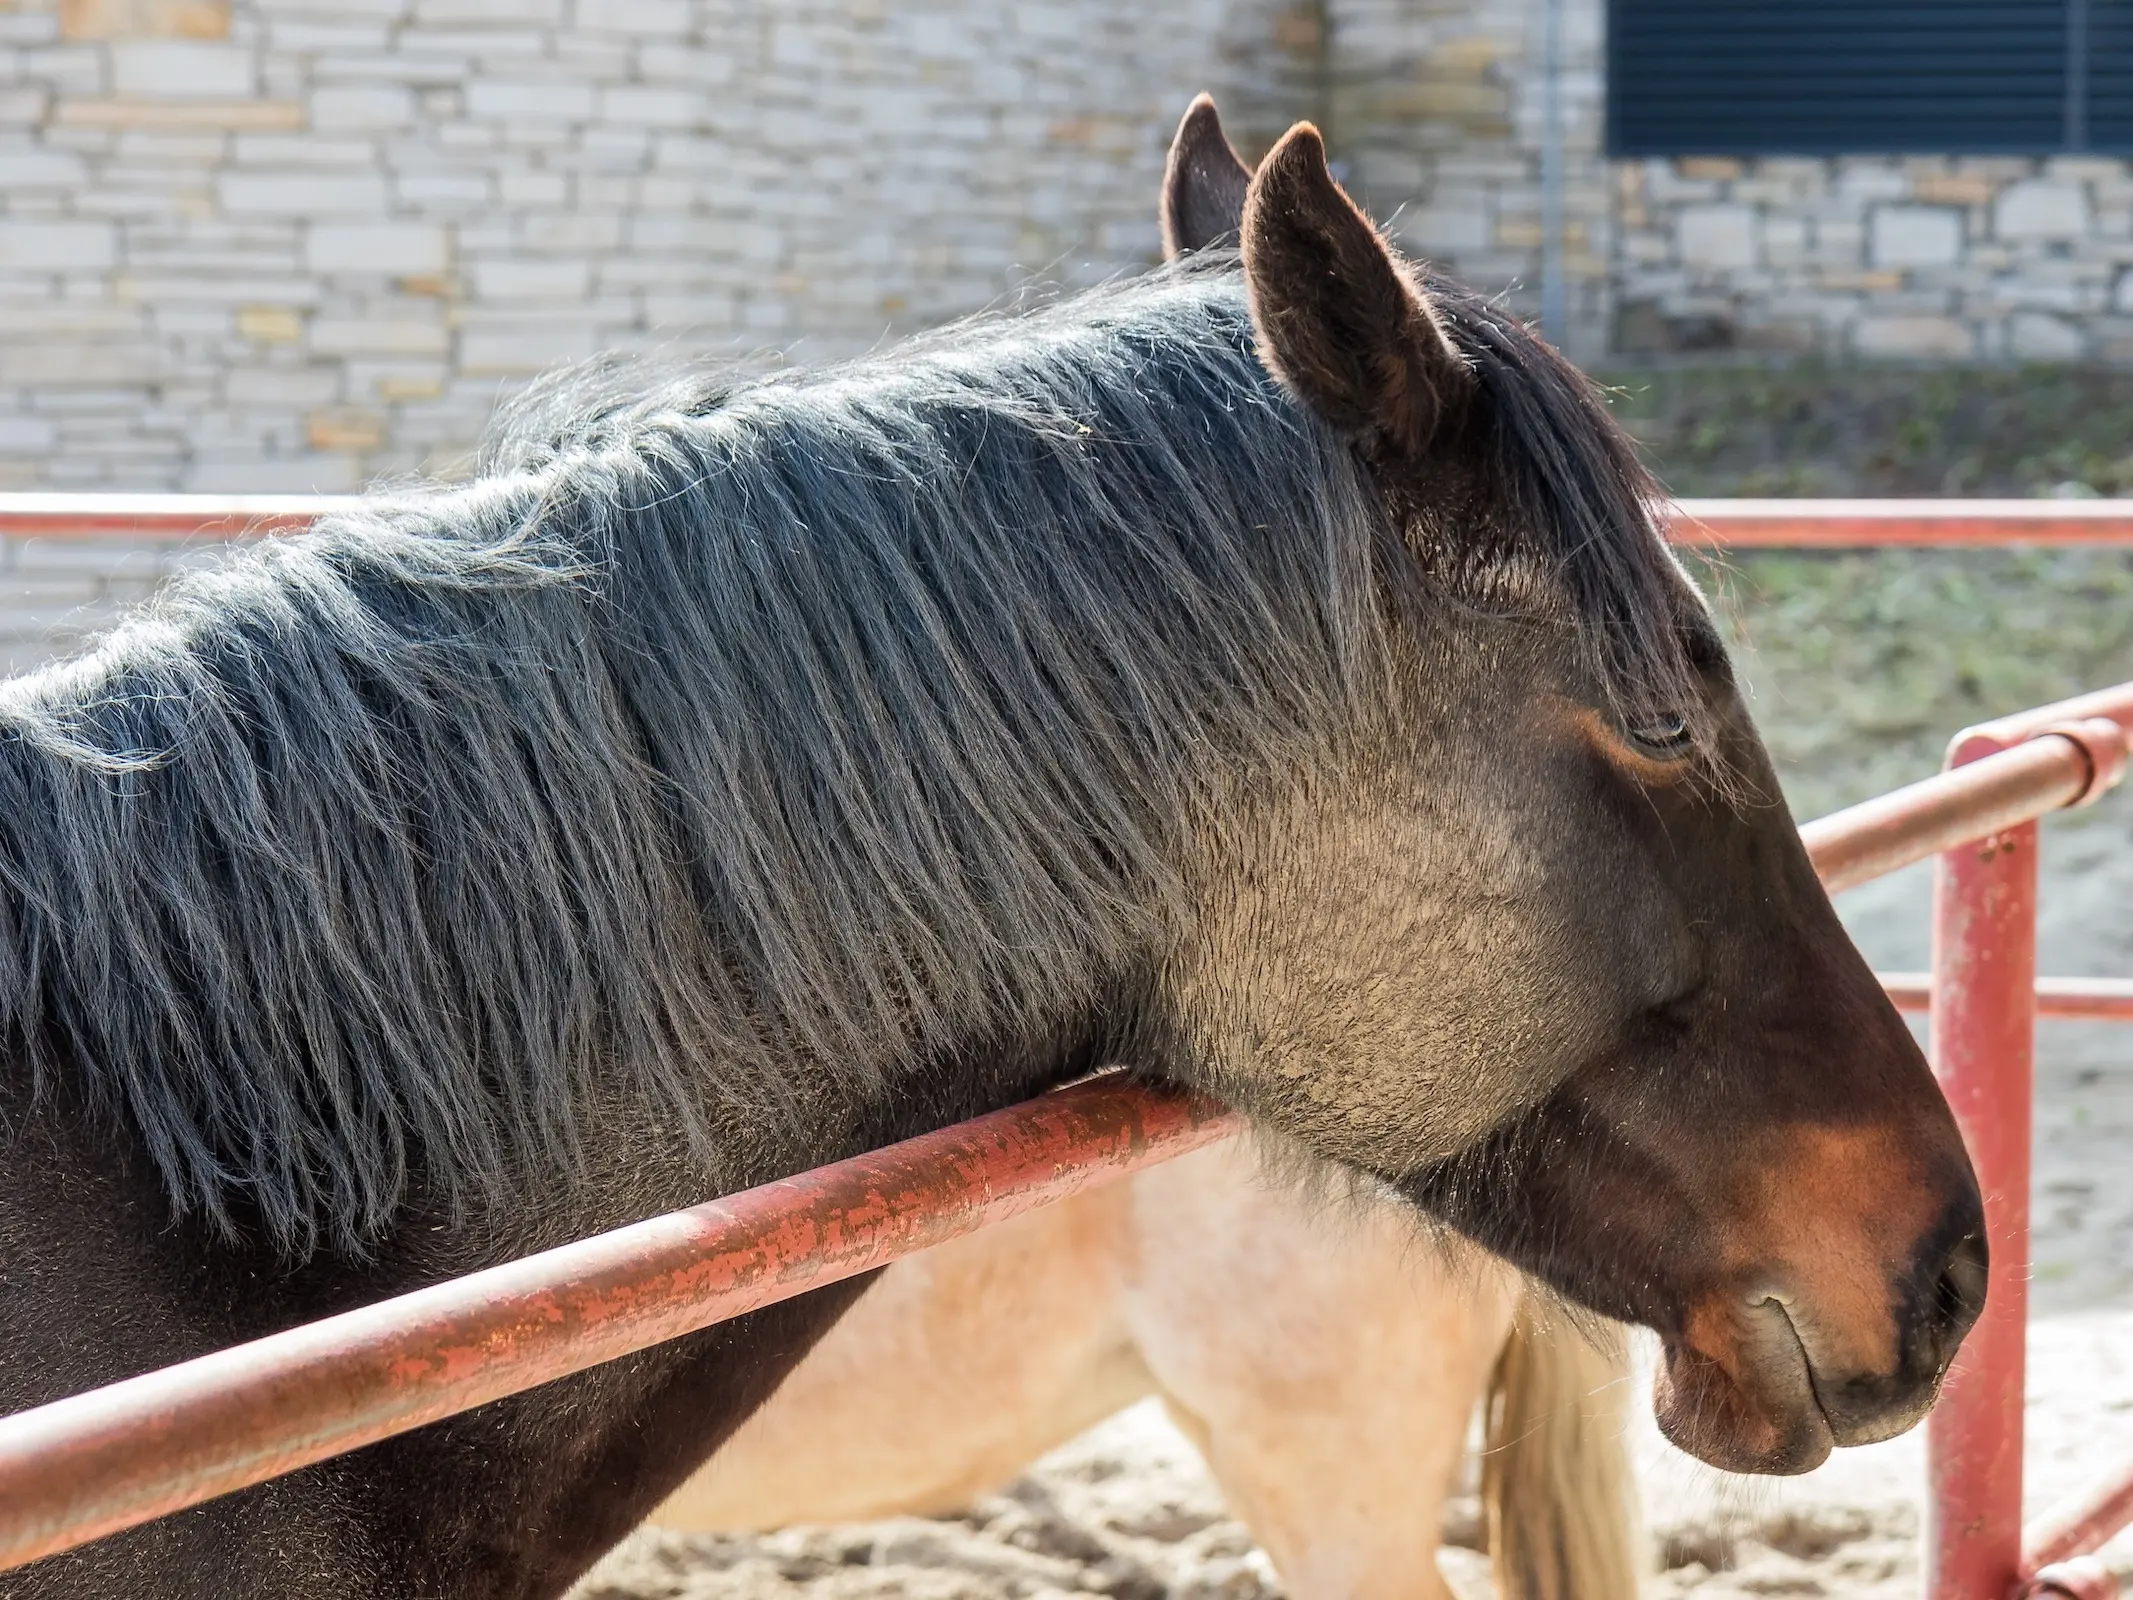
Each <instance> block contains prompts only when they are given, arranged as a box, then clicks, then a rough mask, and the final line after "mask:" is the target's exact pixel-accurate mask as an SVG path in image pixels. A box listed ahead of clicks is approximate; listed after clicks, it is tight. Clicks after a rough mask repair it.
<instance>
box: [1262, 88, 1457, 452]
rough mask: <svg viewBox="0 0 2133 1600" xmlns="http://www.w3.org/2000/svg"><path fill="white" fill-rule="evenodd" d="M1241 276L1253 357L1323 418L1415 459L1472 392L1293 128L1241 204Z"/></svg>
mask: <svg viewBox="0 0 2133 1600" xmlns="http://www.w3.org/2000/svg"><path fill="white" fill-rule="evenodd" d="M1243 243H1244V275H1245V281H1246V283H1247V284H1248V285H1249V287H1250V291H1251V303H1252V322H1253V325H1254V326H1255V327H1256V328H1257V329H1258V333H1259V356H1260V359H1261V360H1262V361H1264V362H1265V363H1266V365H1267V370H1268V371H1270V372H1272V373H1273V374H1274V376H1275V377H1277V378H1279V379H1281V380H1282V382H1284V383H1286V384H1287V385H1288V386H1289V387H1290V388H1291V389H1293V390H1294V391H1295V392H1296V393H1297V394H1298V395H1300V396H1301V397H1302V398H1303V399H1304V400H1305V401H1306V402H1308V403H1309V404H1310V405H1311V406H1312V408H1313V409H1315V410H1316V411H1317V412H1318V413H1319V414H1320V415H1321V416H1323V417H1324V418H1325V419H1326V420H1327V421H1328V422H1331V423H1332V424H1333V425H1334V426H1335V427H1336V428H1339V429H1340V430H1341V431H1343V432H1344V433H1348V434H1351V435H1353V436H1355V437H1356V438H1358V439H1364V440H1368V441H1370V442H1371V443H1373V444H1376V445H1379V446H1381V447H1389V448H1390V449H1391V450H1392V451H1393V452H1395V453H1397V454H1401V455H1407V456H1417V455H1420V454H1421V452H1422V451H1423V450H1424V449H1426V448H1427V447H1428V445H1429V442H1430V440H1431V438H1432V437H1434V436H1435V435H1436V433H1437V431H1438V429H1439V428H1440V427H1441V426H1442V425H1443V424H1444V422H1445V421H1446V420H1447V418H1448V417H1449V415H1450V414H1451V412H1452V411H1453V410H1454V409H1455V408H1457V407H1458V406H1460V405H1462V404H1463V403H1464V402H1465V399H1466V397H1467V396H1468V394H1469V393H1471V391H1472V388H1473V378H1472V374H1471V373H1469V372H1468V370H1467V368H1466V365H1465V363H1464V362H1463V361H1462V360H1461V359H1460V356H1459V353H1458V351H1457V350H1456V349H1455V348H1454V347H1453V344H1452V342H1451V339H1450V337H1449V336H1448V335H1447V334H1446V333H1445V331H1444V328H1443V326H1442V325H1441V324H1440V323H1439V322H1438V320H1437V317H1436V313H1435V312H1434V311H1433V310H1432V309H1431V307H1430V304H1429V300H1428V297H1427V296H1426V295H1425V294H1424V293H1423V292H1422V289H1421V288H1420V286H1419V285H1417V284H1416V283H1415V281H1414V280H1413V278H1412V277H1410V276H1409V274H1408V272H1407V270H1406V269H1405V267H1404V266H1403V265H1402V264H1401V263H1400V262H1399V261H1398V260H1397V259H1395V258H1394V256H1393V253H1392V251H1391V249H1390V248H1389V247H1388V246H1387V245H1386V243H1385V241H1384V239H1383V238H1382V237H1380V236H1379V234H1378V231H1377V229H1376V228H1375V227H1373V226H1372V225H1371V222H1370V219H1369V218H1368V217H1366V216H1364V215H1363V213H1362V212H1361V211H1359V210H1357V209H1356V206H1355V202H1354V201H1352V200H1350V199H1349V198H1348V196H1347V195H1346V194H1345V193H1344V192H1343V191H1342V189H1341V186H1340V185H1339V184H1338V183H1336V182H1334V181H1333V174H1332V172H1331V171H1329V170H1328V169H1327V166H1326V146H1325V141H1324V140H1323V139H1321V138H1320V137H1319V133H1318V130H1317V129H1316V128H1314V127H1312V126H1311V124H1310V123H1308V122H1300V123H1298V124H1297V125H1296V126H1295V127H1293V128H1291V129H1290V130H1289V131H1288V133H1287V134H1286V135H1284V136H1283V138H1282V140H1281V143H1279V144H1277V145H1276V146H1275V147H1274V148H1273V149H1272V150H1270V151H1269V152H1267V158H1266V160H1264V161H1262V162H1261V163H1260V164H1259V171H1258V173H1257V174H1256V175H1255V176H1254V177H1253V179H1252V182H1251V189H1250V192H1249V193H1248V194H1247V195H1246V196H1245V202H1244V230H1243Z"/></svg>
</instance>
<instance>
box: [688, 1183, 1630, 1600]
mask: <svg viewBox="0 0 2133 1600" xmlns="http://www.w3.org/2000/svg"><path fill="white" fill-rule="evenodd" d="M1604 1344H1605V1338H1604V1336H1600V1337H1599V1338H1597V1339H1596V1338H1595V1336H1594V1335H1592V1334H1590V1333H1588V1332H1586V1331H1584V1330H1581V1329H1578V1328H1573V1327H1569V1326H1566V1325H1565V1324H1564V1322H1563V1321H1562V1318H1561V1314H1560V1313H1552V1314H1551V1313H1550V1312H1549V1311H1548V1310H1547V1309H1546V1308H1545V1307H1543V1306H1541V1305H1540V1304H1539V1303H1538V1302H1536V1301H1534V1300H1532V1299H1530V1298H1529V1297H1528V1296H1527V1294H1526V1291H1525V1289H1524V1287H1523V1285H1522V1283H1521V1281H1520V1280H1519V1279H1518V1277H1517V1275H1516V1274H1514V1273H1512V1272H1511V1271H1509V1270H1508V1269H1507V1268H1504V1267H1502V1266H1500V1265H1498V1264H1497V1263H1495V1262H1494V1261H1493V1260H1490V1259H1489V1258H1486V1257H1483V1256H1481V1255H1479V1254H1478V1253H1477V1252H1474V1251H1471V1250H1469V1249H1465V1248H1463V1247H1456V1246H1451V1245H1446V1244H1441V1243H1437V1242H1425V1241H1422V1240H1419V1239H1418V1237H1417V1235H1416V1231H1415V1227H1414V1224H1413V1223H1412V1221H1410V1220H1409V1219H1408V1218H1406V1217H1404V1216H1402V1215H1401V1214H1400V1213H1399V1212H1398V1211H1396V1210H1395V1209H1394V1208H1392V1207H1390V1206H1377V1205H1368V1206H1351V1205H1346V1204H1326V1203H1313V1202H1311V1201H1308V1200H1306V1199H1304V1198H1302V1197H1300V1196H1299V1195H1298V1194H1296V1193H1295V1192H1294V1191H1293V1190H1292V1189H1289V1188H1287V1187H1284V1186H1282V1185H1280V1184H1278V1183H1276V1182H1274V1181H1270V1180H1267V1179H1265V1178H1263V1177H1262V1175H1261V1173H1260V1170H1259V1167H1258V1164H1257V1162H1256V1161H1255V1159H1254V1158H1253V1157H1252V1156H1251V1155H1250V1154H1249V1152H1248V1151H1246V1150H1245V1149H1244V1148H1243V1147H1242V1146H1241V1145H1239V1144H1237V1143H1235V1142H1232V1143H1230V1144H1226V1145H1222V1146H1217V1147H1215V1148H1212V1149H1209V1150H1204V1151H1201V1152H1199V1153H1198V1154H1196V1155H1192V1156H1187V1157H1185V1158H1183V1159H1181V1160H1178V1161H1173V1162H1170V1163H1169V1164H1167V1165H1165V1166H1161V1167H1157V1168H1154V1169H1153V1170H1151V1171H1149V1172H1146V1173H1143V1174H1142V1175H1141V1176H1139V1177H1138V1178H1136V1179H1134V1180H1133V1181H1132V1182H1130V1183H1127V1184H1122V1185H1118V1186H1115V1187H1113V1188H1110V1189H1105V1190H1101V1191H1099V1192H1097V1193H1094V1194H1088V1195H1083V1196H1081V1197H1080V1198H1078V1199H1075V1200H1071V1201H1067V1202H1065V1203H1063V1204H1060V1205H1056V1206H1053V1207H1051V1208H1049V1209H1047V1210H1044V1211H1039V1212H1035V1213H1032V1214H1031V1215H1028V1216H1025V1217H1022V1218H1020V1219H1018V1220H1016V1221H1014V1222H1010V1223H1006V1224H1003V1225H1001V1226H999V1227H995V1228H990V1229H987V1230H985V1231H983V1232H981V1233H978V1234H975V1235H973V1236H971V1237H969V1238H967V1239H963V1240H959V1241H957V1242H956V1243H953V1244H949V1245H945V1246H942V1247H940V1248H938V1249H935V1250H931V1251H928V1252H927V1253H925V1254H923V1255H920V1256H915V1257H912V1258H910V1259H909V1260H907V1261H904V1262H901V1263H899V1264H898V1265H897V1266H895V1267H892V1268H891V1269H890V1270H889V1271H888V1272H887V1273H885V1274H884V1275H883V1277H882V1279H881V1281H880V1282H879V1283H877V1284H876V1285H875V1286H874V1287H873V1288H872V1289H871V1290H869V1291H868V1293H867V1294H866V1296H865V1297H864V1298H863V1299H862V1300H861V1301H860V1302H859V1304H858V1305H857V1306H856V1307H855V1308H854V1309H853V1310H852V1311H851V1312H849V1313H848V1314H847V1315H846V1316H845V1317H844V1319H843V1320H842V1321H840V1322H839V1323H838V1324H837V1325H836V1326H835V1327H834V1328H833V1329H832V1330H831V1331H830V1333H829V1335H828V1337H827V1338H825V1339H824V1340H823V1341H822V1343H821V1344H820V1345H819V1346H817V1347H816V1349H815V1351H814V1353H813V1354H812V1355H810V1356H809V1357H808V1358H807V1360H806V1361H805V1362H804V1363H802V1365H801V1366H800V1367H799V1368H798V1370H797V1371H795V1372H794V1374H793V1375H792V1376H791V1377H790V1378H789V1379H787V1380H786V1382H785V1384H784V1386H783V1387H782V1388H781V1389H780V1390H779V1391H778V1392H777V1394H776V1396H775V1397H774V1398H773V1399H772V1400H771V1402H770V1403H769V1405H767V1406H766V1407H765V1408H764V1409H763V1410H762V1411H760V1412H758V1413H757V1414H756V1415H755V1416H754V1417H753V1418H752V1419H751V1420H750V1421H749V1422H748V1423H746V1424H745V1425H744V1426H743V1427H742V1428H741V1429H740V1431H739V1432H738V1433H736V1434H735V1435H734V1437H733V1438H732V1440H731V1441H730V1442H729V1443H728V1444H727V1445H726V1447H725V1448H724V1449H723V1450H722V1451H720V1453H719V1454H718V1455H717V1457H715V1458H714V1459H713V1460H712V1462H711V1463H710V1464H709V1465H708V1466H707V1467H705V1468H704V1469H703V1470H702V1471H701V1472H700V1473H698V1474H697V1476H696V1477H694V1478H692V1479H691V1480H690V1481H689V1482H688V1483H687V1484H686V1485H684V1486H683V1487H682V1489H681V1490H680V1491H679V1492H678V1493H676V1494H675V1496H674V1497H673V1498H672V1499H671V1500H669V1501H668V1502H667V1503H666V1505H665V1506H663V1507H662V1508H661V1509H660V1511H659V1512H658V1513H656V1514H655V1516H654V1518H653V1520H654V1521H655V1522H658V1523H660V1524H662V1525H663V1526H666V1527H669V1528H674V1529H678V1530H684V1531H737V1530H743V1529H763V1528H772V1527H778V1526H782V1525H785V1524H788V1523H795V1522H845V1521H858V1520H864V1519H868V1518H873V1517H881V1516H888V1515H892V1514H896V1513H926V1512H938V1511H945V1510H950V1509H953V1508H956V1507H959V1506H962V1505H966V1504H967V1503H968V1502H969V1501H970V1500H971V1499H972V1498H973V1497H974V1496H976V1495H978V1494H981V1493H984V1492H986V1491H988V1490H991V1489H993V1488H996V1487H998V1486H999V1485H1000V1484H1001V1483H1003V1482H1005V1481H1006V1480H1007V1479H1009V1478H1011V1477H1012V1476H1014V1475H1015V1474H1016V1473H1017V1472H1019V1471H1021V1470H1022V1469H1023V1468H1024V1467H1025V1466H1027V1465H1028V1464H1029V1463H1030V1462H1031V1461H1032V1460H1034V1459H1035V1458H1036V1457H1037V1456H1039V1455H1041V1454H1043V1453H1044V1452H1045V1451H1047V1450H1049V1449H1051V1448H1052V1447H1054V1446H1056V1445H1059V1444H1062V1443H1064V1442H1065V1441H1066V1440H1068V1439H1070V1438H1072V1437H1073V1436H1074V1435H1075V1434H1077V1433H1079V1432H1081V1431H1082V1430H1083V1429H1084V1428H1086V1427H1088V1426H1090V1425H1091V1424H1092V1423H1095V1422H1097V1421H1100V1420H1101V1419H1102V1418H1104V1417H1107V1416H1109V1415H1110V1414H1111V1413H1113V1412H1114V1411H1116V1410H1118V1409H1119V1408H1120V1407H1122V1406H1125V1405H1128V1404H1130V1403H1131V1402H1133V1401H1135V1400H1137V1399H1139V1398H1141V1397H1142V1396H1144V1395H1150V1394H1156V1395H1160V1396H1162V1398H1163V1400H1164V1402H1165V1403H1166V1404H1167V1406H1168V1407H1169V1410H1170V1413H1171V1415H1172V1416H1173V1417H1175V1418H1176V1419H1177V1421H1178V1423H1179V1424H1180V1426H1181V1427H1183V1428H1184V1430H1185V1431H1186V1432H1187V1433H1188V1434H1190V1435H1191V1436H1192V1437H1193V1439H1194V1440H1195V1441H1196V1442H1197V1443H1198V1444H1199V1446H1200V1448H1201V1450H1202V1452H1203V1454H1204V1455H1205V1456H1206V1458H1207V1463H1208V1466H1209V1467H1210V1468H1211V1469H1212V1471H1213V1473H1214V1476H1215V1478H1216V1480H1217V1481H1218V1482H1219V1483H1220V1485H1221V1488H1222V1492H1223V1494H1224V1495H1225V1496H1226V1497H1227V1499H1228V1501H1229V1504H1230V1506H1231V1508H1232V1509H1233V1510H1234V1511H1235V1512H1236V1513H1237V1515H1238V1516H1240V1517H1241V1518H1242V1519H1243V1520H1244V1521H1245V1522H1246V1523H1247V1524H1248V1525H1249V1526H1250V1527H1251V1530H1252V1532H1253V1533H1254V1534H1255V1535H1256V1536H1257V1537H1258V1539H1259V1541H1260V1542H1261V1544H1262V1545H1263V1546H1264V1547H1265V1548H1266V1551H1267V1553H1268V1555H1269V1556H1270V1557H1272V1559H1273V1562H1274V1565H1275V1566H1276V1568H1277V1569H1278V1570H1279V1571H1280V1573H1281V1575H1282V1579H1283V1582H1284V1584H1285V1586H1286V1588H1287V1590H1288V1592H1289V1594H1290V1595H1291V1596H1292V1597H1294V1600H1366V1597H1367V1600H1380V1597H1383V1600H1392V1597H1399V1600H1449V1593H1450V1592H1449V1590H1448V1589H1447V1588H1446V1587H1445V1585H1444V1583H1443V1580H1442V1578H1441V1577H1440V1576H1439V1573H1438V1569H1437V1564H1436V1553H1437V1546H1438V1542H1439V1529H1440V1523H1441V1516H1442V1510H1443V1506H1444V1502H1445V1500H1446V1498H1447V1497H1448V1496H1449V1495H1450V1493H1451V1492H1452V1490H1453V1487H1454V1485H1455V1483H1456V1482H1457V1479H1458V1476H1459V1472H1460V1468H1461V1466H1462V1464H1463V1459H1464V1454H1465V1448H1466V1443H1467V1436H1468V1424H1469V1422H1470V1420H1471V1418H1472V1417H1473V1414H1474V1407H1475V1405H1476V1402H1477V1401H1480V1400H1482V1399H1484V1398H1486V1400H1487V1403H1488V1413H1487V1415H1488V1438H1489V1450H1488V1453H1487V1455H1486V1457H1485V1458H1484V1474H1483V1487H1484V1494H1485V1498H1486V1499H1487V1501H1488V1505H1489V1512H1490V1524H1491V1544H1492V1547H1493V1554H1494V1560H1495V1565H1496V1571H1497V1586H1498V1591H1499V1593H1500V1594H1501V1595H1503V1596H1505V1597H1506V1600H1630V1597H1632V1596H1634V1595H1635V1594H1636V1592H1637V1572H1638V1570H1639V1551H1640V1549H1641V1543H1640V1540H1639V1537H1638V1534H1637V1531H1636V1527H1637V1524H1636V1520H1635V1512H1634V1509H1633V1506H1634V1495H1633V1493H1632V1489H1633V1485H1632V1483H1631V1480H1630V1475H1629V1469H1628V1465H1627V1460H1626V1443H1625V1440H1624V1438H1623V1422H1622V1418H1621V1415H1620V1412H1621V1404H1622V1397H1623V1395H1624V1393H1625V1391H1626V1385H1625V1384H1624V1383H1623V1382H1622V1381H1621V1378H1622V1370H1621V1358H1620V1354H1619V1352H1618V1351H1613V1350H1609V1349H1606V1348H1603V1346H1604Z"/></svg>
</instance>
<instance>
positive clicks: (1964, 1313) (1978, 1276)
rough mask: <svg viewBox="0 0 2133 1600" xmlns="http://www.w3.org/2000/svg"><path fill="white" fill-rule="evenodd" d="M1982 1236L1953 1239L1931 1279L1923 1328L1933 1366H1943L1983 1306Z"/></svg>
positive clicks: (1971, 1234)
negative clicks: (1928, 1340) (1931, 1286)
mask: <svg viewBox="0 0 2133 1600" xmlns="http://www.w3.org/2000/svg"><path fill="white" fill-rule="evenodd" d="M1987 1259H1988V1258H1987V1256H1986V1252H1985V1236H1984V1235H1983V1234H1981V1233H1966V1234H1964V1235H1963V1236H1962V1237H1961V1238H1960V1239H1958V1240H1956V1241H1955V1247H1954V1248H1953V1249H1952V1250H1950V1251H1949V1252H1948V1258H1947V1260H1946V1261H1944V1262H1943V1263H1942V1264H1941V1269H1940V1272H1939V1274H1938V1275H1937V1276H1936V1277H1935V1278H1934V1280H1933V1288H1932V1294H1931V1297H1930V1298H1929V1300H1928V1302H1927V1305H1926V1308H1925V1310H1926V1331H1927V1334H1928V1337H1929V1338H1930V1340H1931V1342H1932V1344H1933V1353H1934V1360H1935V1365H1936V1366H1945V1365H1946V1364H1947V1362H1948V1360H1949V1359H1950V1358H1951V1357H1953V1356H1954V1354H1955V1347H1956V1346H1957V1345H1958V1344H1959V1343H1961V1342H1962V1337H1963V1335H1964V1334H1966V1333H1968V1332H1969V1331H1970V1324H1971V1323H1973V1322H1975V1321H1976V1320H1977V1316H1978V1313H1979V1312H1980V1311H1982V1310H1983V1309H1984V1307H1985V1276H1986V1266H1987Z"/></svg>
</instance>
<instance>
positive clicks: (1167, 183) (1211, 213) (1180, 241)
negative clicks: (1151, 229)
mask: <svg viewBox="0 0 2133 1600" xmlns="http://www.w3.org/2000/svg"><path fill="white" fill-rule="evenodd" d="M1251 181H1252V173H1251V169H1250V168H1249V167H1247V166H1245V164H1244V163H1243V162H1242V161H1240V160H1238V159H1237V152H1236V151H1235V150H1233V149H1231V148H1230V143H1229V140H1228V139H1227V138H1225V137H1224V136H1223V133H1222V119H1221V117H1219V116H1217V115H1216V114H1215V102H1214V97H1213V96H1212V95H1205V94H1203V95H1201V96H1200V97H1199V98H1198V99H1197V100H1195V101H1193V103H1192V104H1191V105H1189V106H1187V107H1186V108H1185V117H1184V120H1183V121H1181V122H1180V123H1179V124H1178V132H1177V137H1176V138H1174V139H1172V140H1171V141H1170V160H1169V162H1168V163H1167V164H1166V165H1165V166H1164V168H1163V259H1164V260H1165V261H1174V260H1176V259H1177V258H1178V257H1179V256H1181V255H1183V254H1184V253H1185V252H1186V251H1188V250H1205V249H1206V248H1207V247H1208V246H1209V245H1213V244H1234V243H1236V240H1237V231H1238V229H1239V228H1240V227H1241V226H1242V225H1243V222H1244V191H1245V189H1246V188H1247V187H1249V186H1250V184H1251Z"/></svg>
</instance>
